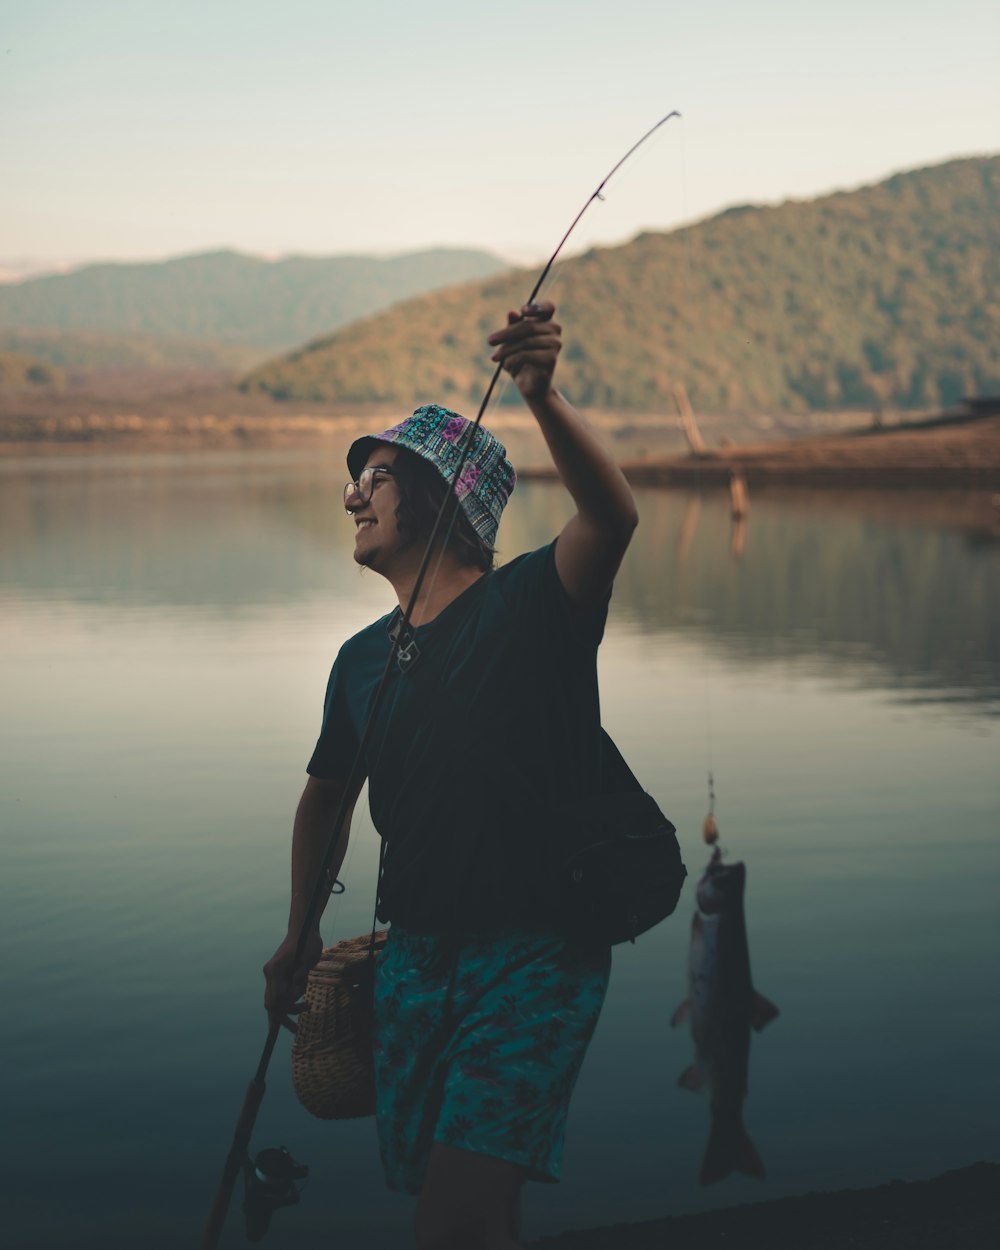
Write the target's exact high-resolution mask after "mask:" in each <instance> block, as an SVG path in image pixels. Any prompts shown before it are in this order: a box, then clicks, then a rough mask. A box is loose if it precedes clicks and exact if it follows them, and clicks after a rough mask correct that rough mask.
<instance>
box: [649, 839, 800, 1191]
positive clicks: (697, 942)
mask: <svg viewBox="0 0 1000 1250" xmlns="http://www.w3.org/2000/svg"><path fill="white" fill-rule="evenodd" d="M745 886H746V865H745V864H742V863H731V864H724V863H723V862H722V853H721V851H720V850H719V848H718V846H716V848H715V850H714V851H713V853H712V858H711V859H710V861H709V863H708V867H707V868H706V869H705V872H704V875H703V876H702V878H701V880H700V881H699V882H698V888H697V905H696V908H695V913H694V919H693V921H692V924H691V949H690V954H689V957H688V996H687V998H686V999H685V1000H684V1002H683V1003H681V1005H680V1006H679V1007H678V1008H677V1010H676V1011H675V1012H674V1014H673V1016H672V1018H671V1021H670V1023H671V1024H672V1025H673V1026H675V1027H676V1026H677V1025H678V1024H680V1023H682V1022H683V1021H684V1020H690V1022H691V1035H692V1037H693V1038H694V1045H695V1061H694V1063H692V1064H690V1065H689V1066H688V1067H687V1068H685V1070H684V1072H683V1073H682V1074H681V1078H680V1081H679V1082H678V1084H680V1085H681V1086H682V1087H683V1088H684V1089H687V1090H690V1091H691V1092H692V1093H704V1094H705V1095H706V1096H707V1097H708V1101H709V1107H710V1113H711V1128H710V1130H709V1136H708V1144H707V1145H706V1147H705V1154H704V1158H703V1159H702V1163H701V1171H700V1173H699V1182H700V1184H702V1185H710V1184H712V1183H713V1182H715V1181H720V1180H723V1179H724V1178H725V1177H727V1176H729V1175H730V1173H732V1172H742V1173H743V1174H744V1176H755V1177H758V1178H763V1177H764V1175H765V1172H764V1164H763V1163H762V1162H761V1159H760V1156H759V1155H758V1154H757V1150H756V1148H755V1147H754V1144H753V1142H752V1141H751V1140H750V1137H749V1135H748V1133H747V1131H746V1129H745V1127H744V1125H743V1101H744V1099H745V1098H746V1095H747V1079H748V1074H749V1068H750V1030H751V1027H752V1028H753V1029H755V1030H757V1031H758V1032H759V1031H760V1030H761V1029H762V1028H764V1026H765V1025H766V1024H768V1023H770V1021H771V1020H773V1019H774V1018H775V1016H777V1014H778V1009H777V1007H775V1005H774V1004H773V1003H772V1002H770V1001H769V1000H768V999H766V998H765V997H764V996H763V995H762V994H758V993H757V991H756V990H755V989H754V988H753V982H752V980H751V977H750V947H749V945H748V942H747V930H746V920H745V917H744V911H743V893H744V889H745Z"/></svg>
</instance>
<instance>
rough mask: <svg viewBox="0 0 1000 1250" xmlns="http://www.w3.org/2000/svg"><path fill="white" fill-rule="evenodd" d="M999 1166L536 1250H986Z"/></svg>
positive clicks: (617, 1229)
mask: <svg viewBox="0 0 1000 1250" xmlns="http://www.w3.org/2000/svg"><path fill="white" fill-rule="evenodd" d="M998 1193H1000V1165H997V1164H995V1163H974V1164H972V1166H971V1167H966V1168H961V1169H960V1170H958V1171H955V1172H946V1173H945V1174H944V1175H943V1176H938V1177H935V1179H934V1180H929V1181H912V1182H909V1183H906V1182H903V1181H891V1182H890V1183H889V1184H888V1185H880V1186H879V1187H878V1188H877V1189H845V1190H841V1191H839V1192H837V1193H812V1194H805V1195H803V1196H802V1197H798V1198H778V1199H775V1200H774V1201H771V1202H759V1203H753V1204H752V1205H746V1206H739V1207H730V1208H728V1209H727V1210H723V1211H706V1212H704V1213H701V1214H698V1215H677V1216H672V1217H669V1216H668V1217H667V1218H665V1219H662V1220H650V1221H649V1222H647V1223H643V1224H616V1225H614V1226H612V1227H609V1228H594V1229H588V1230H586V1231H584V1232H577V1233H564V1234H562V1235H561V1236H559V1237H546V1238H543V1239H542V1240H541V1241H536V1242H532V1243H531V1244H532V1247H533V1248H534V1250H663V1248H664V1247H667V1246H669V1247H670V1250H712V1247H720V1248H722V1247H726V1248H727V1250H728V1248H731V1247H733V1246H740V1247H745V1248H747V1250H754V1248H755V1247H758V1246H760V1247H766V1250H984V1248H985V1247H987V1246H996V1245H998V1244H1000V1203H998V1202H997V1194H998Z"/></svg>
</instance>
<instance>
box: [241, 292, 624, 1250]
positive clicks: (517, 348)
mask: <svg viewBox="0 0 1000 1250" xmlns="http://www.w3.org/2000/svg"><path fill="white" fill-rule="evenodd" d="M554 311H555V309H554V307H553V305H552V304H548V303H546V304H541V305H534V304H528V305H525V306H524V307H522V308H521V310H520V311H519V312H510V313H508V316H507V325H506V326H505V327H504V328H503V329H500V330H498V331H496V332H495V333H493V334H491V335H490V336H489V339H488V342H489V344H490V345H491V346H492V347H493V349H494V350H493V355H492V359H493V360H494V361H497V362H501V363H502V364H503V367H504V368H505V369H506V370H507V371H508V372H509V373H510V374H511V376H512V377H513V379H514V381H515V383H516V384H517V386H518V389H519V390H520V392H521V394H522V396H523V397H524V399H525V401H526V402H527V404H528V407H529V408H530V409H531V411H532V413H533V414H534V416H535V418H536V419H537V421H538V424H539V426H540V428H541V430H542V433H543V434H544V436H545V439H546V442H547V444H548V447H549V450H550V452H551V454H552V458H553V460H554V462H555V464H556V467H557V469H558V471H559V475H560V478H561V479H562V482H563V485H564V486H565V487H566V489H567V490H568V492H569V494H570V496H571V497H572V500H573V502H574V504H575V506H576V511H575V513H574V515H573V516H572V517H571V519H570V520H569V521H568V522H567V523H566V525H565V526H564V527H563V529H562V531H561V533H560V534H559V536H558V538H557V539H556V541H555V543H554V544H552V545H550V546H548V547H545V548H542V549H541V550H540V551H536V552H532V553H530V554H528V555H525V556H522V557H519V558H518V559H515V560H512V561H510V562H509V563H508V564H506V565H504V566H503V567H502V568H500V569H499V570H496V571H494V570H493V568H492V564H493V540H494V537H495V534H496V528H497V523H498V521H499V518H500V513H501V512H502V510H503V506H504V504H505V503H506V499H507V496H508V495H509V493H510V491H511V490H512V489H513V485H514V481H515V478H514V473H513V469H512V468H511V466H510V465H509V463H508V462H507V460H506V453H505V451H504V449H503V447H502V446H501V445H500V444H499V443H498V442H497V441H496V439H494V438H493V436H492V435H490V434H488V433H487V432H486V431H485V430H479V431H478V432H477V433H476V437H475V439H474V440H473V442H472V444H471V453H470V455H469V457H468V460H467V463H466V465H465V468H464V470H463V472H462V474H461V476H460V478H459V480H458V483H457V486H456V487H455V494H456V496H457V497H458V503H459V510H458V513H457V518H456V524H455V526H454V527H453V529H452V531H451V533H450V534H448V535H447V537H446V538H445V539H443V540H442V541H440V542H439V544H438V548H439V549H438V551H436V552H435V557H434V560H433V562H432V564H431V566H430V571H429V574H428V577H427V579H426V583H425V585H424V587H423V589H422V591H421V593H420V596H419V598H418V600H417V603H416V607H415V610H414V612H413V615H412V618H411V626H412V628H411V630H410V633H409V636H408V637H406V638H404V639H402V640H401V641H402V649H401V652H400V656H399V659H398V661H397V664H396V665H395V667H394V670H393V671H392V676H391V684H390V686H389V688H388V689H387V692H386V696H385V698H384V700H383V704H382V707H381V709H380V712H379V714H378V716H377V718H376V722H375V724H374V726H373V733H372V736H371V739H370V742H369V745H368V748H367V750H366V758H365V764H366V771H367V774H368V780H369V802H370V805H371V811H372V818H373V821H374V823H375V826H376V828H377V829H378V830H379V832H380V834H381V835H382V837H383V839H384V841H385V847H386V856H385V865H384V872H383V876H382V879H381V884H380V889H379V917H380V919H382V920H383V921H388V922H390V924H391V926H392V927H391V929H390V937H389V941H388V944H387V946H386V948H385V950H384V952H383V953H382V954H381V955H380V957H379V961H378V973H377V978H376V1022H375V1066H376V1087H377V1101H378V1111H377V1119H378V1130H379V1143H380V1149H381V1152H382V1158H383V1164H384V1167H385V1171H386V1176H387V1180H388V1182H389V1184H390V1185H391V1186H393V1187H394V1188H398V1189H402V1190H404V1191H407V1192H412V1193H415V1194H419V1199H420V1200H419V1204H418V1211H417V1223H416V1232H417V1244H418V1246H419V1247H420V1250H432V1248H433V1250H451V1248H453V1247H454V1248H455V1250H458V1248H461V1250H515V1248H516V1247H517V1245H518V1242H517V1222H518V1219H517V1211H518V1200H519V1193H520V1190H521V1186H522V1185H523V1183H524V1181H525V1180H526V1179H535V1180H557V1179H558V1176H559V1165H560V1156H561V1150H562V1139H563V1132H564V1126H565V1118H566V1112H567V1108H568V1104H569V1097H570V1093H571V1091H572V1087H573V1084H574V1082H575V1080H576V1076H577V1073H578V1071H579V1068H580V1064H581V1063H582V1060H583V1055H584V1052H585V1050H586V1047H587V1045H588V1043H589V1040H590V1037H591V1035H592V1033H593V1029H594V1026H595V1025H596V1022H597V1017H598V1014H599V1012H600V1008H601V1004H602V1002H603V998H604V994H605V991H606V988H607V981H608V975H609V969H610V951H609V950H608V949H607V948H606V947H604V948H599V949H594V948H592V947H581V946H580V945H577V944H574V943H571V942H569V941H567V940H566V939H565V938H563V937H562V936H560V935H559V933H558V932H557V931H556V926H555V925H554V924H553V922H552V918H551V915H550V910H551V899H550V898H549V897H548V892H547V888H546V876H545V864H546V849H547V847H546V837H545V835H546V829H547V828H549V827H551V825H552V823H553V821H554V820H555V819H557V817H558V813H559V809H560V805H561V804H562V805H565V804H566V803H568V802H569V801H570V800H579V798H580V797H581V796H583V795H586V794H587V793H589V792H590V791H591V790H592V789H593V788H594V787H595V785H597V784H599V783H598V781H597V780H596V779H597V778H599V775H600V762H601V754H600V752H601V747H600V713H599V704H598V691H597V668H596V656H597V647H598V645H599V643H600V640H601V636H602V634H603V629H604V621H605V617H606V613H607V604H608V598H609V595H610V591H611V585H612V582H613V580H614V577H615V574H616V573H617V570H618V567H619V565H620V563H621V560H622V557H623V555H624V554H625V550H626V548H627V546H628V544H629V541H630V539H631V536H632V532H633V530H634V528H635V526H636V524H637V520H638V516H637V513H636V507H635V502H634V500H633V498H632V494H631V491H630V490H629V487H628V485H627V483H626V481H625V478H624V477H623V475H622V473H621V471H620V470H619V469H618V467H617V465H616V464H615V462H614V460H613V459H612V457H611V456H610V454H609V453H608V451H607V450H606V449H605V448H604V446H603V445H602V444H601V442H600V440H599V439H598V438H597V437H596V435H595V434H594V432H593V431H592V430H591V429H590V428H589V427H588V426H587V425H586V424H585V423H584V421H583V420H582V418H581V417H580V416H579V414H578V413H577V412H576V411H575V410H574V409H573V408H572V407H571V405H570V404H569V403H568V402H567V401H566V400H565V399H564V398H563V396H562V395H561V394H560V393H559V391H558V390H556V388H555V386H554V385H553V373H554V370H555V365H556V359H557V357H558V354H559V351H560V347H561V329H560V327H559V326H558V325H557V324H556V323H555V322H554V321H553V319H552V317H553V313H554ZM468 428H469V427H468V423H467V422H466V421H465V420H464V418H461V417H459V416H457V415H456V414H454V413H451V412H448V411H447V410H446V409H442V408H438V407H436V406H434V405H429V406H427V407H425V408H421V409H418V410H417V411H416V412H415V413H414V414H413V416H412V417H410V418H408V419H407V420H406V421H403V422H401V423H400V424H399V425H398V426H395V427H393V429H391V430H387V431H385V432H384V433H383V434H381V435H377V436H375V437H373V438H363V439H359V440H358V441H357V442H356V443H355V444H354V445H353V446H352V448H351V450H350V453H349V456H348V467H349V469H350V473H351V477H352V479H353V480H352V482H351V483H350V484H349V486H348V487H347V489H346V492H345V506H346V508H347V510H348V513H349V514H350V515H351V517H352V519H353V522H354V525H355V528H356V539H355V551H354V558H355V560H356V561H357V562H358V564H360V565H363V566H365V567H367V568H371V569H373V570H374V571H376V572H378V573H380V574H382V576H384V577H385V578H386V579H387V580H388V581H389V582H390V583H391V585H392V588H393V590H394V592H395V594H396V596H397V598H398V601H399V604H400V608H401V609H402V608H404V607H405V605H406V604H407V603H408V601H409V598H410V595H411V592H412V590H413V586H414V584H415V579H416V576H417V570H418V568H419V565H420V561H421V557H422V555H423V551H424V547H425V545H426V542H427V539H428V537H429V533H430V527H431V523H432V521H433V516H434V512H435V510H436V507H437V506H439V504H440V500H441V499H443V497H444V494H445V493H446V491H447V489H448V488H449V486H450V485H451V483H452V481H453V479H454V475H455V470H456V468H457V463H458V455H459V454H460V453H459V452H458V450H457V448H459V447H460V446H461V444H462V439H463V437H464V436H465V434H466V433H467V431H468ZM399 615H400V614H399V612H394V613H392V614H391V615H390V616H389V617H386V618H383V619H382V620H380V621H376V622H375V623H374V624H373V625H371V626H369V627H368V628H367V629H365V630H362V631H361V633H359V634H357V635H355V637H354V638H352V639H350V640H349V641H348V642H347V643H346V644H345V645H344V647H343V648H342V649H341V652H340V654H339V655H338V658H337V662H336V664H335V665H334V668H333V672H332V673H331V677H330V683H329V686H328V689H327V698H326V705H325V712H324V721H323V728H322V731H321V734H320V738H319V741H318V742H317V745H316V750H315V752H314V754H313V757H312V759H311V760H310V763H309V769H308V771H309V774H310V777H309V781H308V782H307V784H306V787H305V791H304V792H303V795H302V799H301V801H300V803H299V807H298V811H297V813H296V819H295V828H294V834H293V849H292V906H291V913H290V917H289V930H288V936H287V937H286V938H285V940H284V941H283V942H282V943H281V945H280V946H279V947H278V950H277V951H276V952H275V954H274V955H273V956H272V958H271V960H270V961H269V962H268V964H267V965H266V966H265V969H264V971H265V976H266V978H267V993H266V998H265V1005H266V1007H267V1009H268V1011H269V1012H270V1013H271V1016H272V1019H275V1018H277V1019H284V1020H287V1013H288V1012H289V1010H290V1009H292V1007H293V1005H294V1003H295V1001H296V999H297V998H298V997H299V995H300V994H301V993H302V992H303V990H304V987H305V980H306V975H307V972H308V969H309V967H311V966H312V964H313V963H315V961H316V959H317V958H318V957H319V954H320V951H321V949H322V941H321V938H320V935H319V932H318V930H317V931H316V932H314V933H313V934H311V935H310V941H309V946H308V949H307V952H306V957H305V958H304V960H303V961H302V963H301V964H300V966H298V967H295V966H294V947H295V939H296V935H297V933H298V930H299V927H300V925H301V923H302V918H303V916H304V914H305V910H306V907H307V905H308V900H309V897H310V893H311V890H312V887H313V883H314V881H315V879H316V873H317V871H318V865H319V862H320V859H321V856H322V852H323V849H324V847H325V845H326V841H327V839H328V837H329V830H330V828H331V825H332V821H333V819H334V816H335V813H336V811H337V808H338V805H339V803H340V801H341V798H342V797H343V795H344V787H345V778H346V777H347V774H348V772H349V770H350V767H351V761H352V759H353V757H354V753H355V751H356V750H357V746H358V742H359V740H360V736H361V733H362V730H363V728H364V723H365V720H366V718H367V710H368V706H369V701H370V699H371V696H372V693H373V691H374V688H375V686H376V685H377V684H378V681H379V678H380V677H381V674H382V670H383V668H384V665H385V662H386V658H387V656H388V654H389V648H390V646H391V645H392V644H391V639H390V630H392V629H393V627H394V626H398V620H399ZM356 798H357V794H351V795H349V796H348V799H349V801H350V803H351V805H352V808H353V802H354V801H355V800H356ZM348 830H349V822H348V824H347V825H345V828H344V833H343V836H342V838H341V840H340V845H339V847H338V849H337V854H336V856H335V859H334V862H333V865H332V868H333V872H334V874H336V872H337V871H338V870H339V868H340V866H341V864H342V863H343V857H344V853H345V851H346V848H347V839H348Z"/></svg>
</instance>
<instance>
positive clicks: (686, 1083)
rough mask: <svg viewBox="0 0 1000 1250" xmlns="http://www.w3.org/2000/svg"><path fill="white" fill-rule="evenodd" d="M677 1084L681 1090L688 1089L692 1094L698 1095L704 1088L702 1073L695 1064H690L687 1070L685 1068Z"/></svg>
mask: <svg viewBox="0 0 1000 1250" xmlns="http://www.w3.org/2000/svg"><path fill="white" fill-rule="evenodd" d="M677 1084H678V1085H679V1086H680V1087H681V1089H689V1090H690V1091H691V1093H692V1094H700V1093H701V1091H702V1090H703V1089H704V1088H705V1076H704V1073H703V1072H702V1070H701V1068H700V1067H699V1066H698V1065H697V1064H696V1063H692V1064H691V1066H690V1067H689V1068H685V1069H684V1071H683V1072H682V1073H681V1075H680V1080H678V1082H677Z"/></svg>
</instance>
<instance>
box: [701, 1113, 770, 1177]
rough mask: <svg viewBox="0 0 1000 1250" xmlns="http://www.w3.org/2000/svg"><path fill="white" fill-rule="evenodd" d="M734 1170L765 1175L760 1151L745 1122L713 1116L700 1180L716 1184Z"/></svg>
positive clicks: (752, 1174) (760, 1175) (746, 1174)
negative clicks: (715, 1118) (722, 1119)
mask: <svg viewBox="0 0 1000 1250" xmlns="http://www.w3.org/2000/svg"><path fill="white" fill-rule="evenodd" d="M731 1172H742V1173H743V1175H744V1176H755V1177H757V1178H758V1179H759V1180H763V1179H764V1176H765V1172H764V1165H763V1163H761V1161H760V1155H758V1153H757V1151H756V1149H755V1148H754V1144H753V1142H752V1141H751V1140H750V1138H749V1136H748V1135H747V1131H746V1129H745V1128H744V1127H743V1122H742V1121H741V1120H735V1121H734V1120H729V1121H719V1120H713V1121H712V1130H711V1132H710V1133H709V1136H708V1145H707V1146H706V1147H705V1157H704V1159H702V1161H701V1174H700V1175H699V1177H698V1182H699V1184H701V1185H713V1184H714V1183H715V1182H716V1181H721V1180H723V1179H724V1178H725V1177H727V1176H728V1175H729V1174H730V1173H731Z"/></svg>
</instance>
